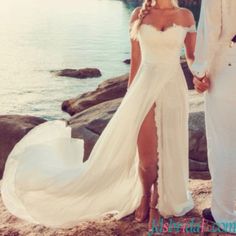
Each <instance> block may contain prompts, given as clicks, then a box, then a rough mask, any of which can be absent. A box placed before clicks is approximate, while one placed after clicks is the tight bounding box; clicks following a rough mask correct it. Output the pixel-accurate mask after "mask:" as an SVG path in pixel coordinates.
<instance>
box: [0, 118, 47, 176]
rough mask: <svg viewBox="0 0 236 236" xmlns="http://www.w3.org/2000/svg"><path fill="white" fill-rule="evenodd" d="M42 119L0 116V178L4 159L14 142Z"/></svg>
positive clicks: (42, 120)
mask: <svg viewBox="0 0 236 236" xmlns="http://www.w3.org/2000/svg"><path fill="white" fill-rule="evenodd" d="M44 121H45V120H44V119H42V118H37V117H34V116H19V115H5V116H0V131H1V132H0V179H1V178H2V174H3V170H4V166H5V162H6V159H7V157H8V155H9V153H10V152H11V150H12V149H13V147H14V146H15V144H16V143H17V142H18V141H19V140H20V139H21V138H22V137H23V136H24V135H25V134H27V133H28V132H29V131H30V130H31V129H32V128H33V127H35V126H36V125H39V124H41V123H43V122H44Z"/></svg>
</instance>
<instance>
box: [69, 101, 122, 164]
mask: <svg viewBox="0 0 236 236" xmlns="http://www.w3.org/2000/svg"><path fill="white" fill-rule="evenodd" d="M121 100H122V98H117V99H114V100H111V101H106V102H102V103H100V104H98V105H95V106H92V107H90V108H88V109H86V110H84V111H82V112H80V113H78V114H76V115H74V116H73V117H71V118H70V119H69V120H68V121H69V124H70V126H71V127H72V137H74V138H82V139H84V142H85V153H84V160H87V159H88V156H89V154H90V152H91V150H92V148H93V146H94V144H95V143H96V141H97V139H98V138H99V136H100V134H101V133H102V131H103V129H104V128H105V127H106V125H107V123H108V122H109V120H110V119H111V117H112V115H113V114H114V113H115V111H116V110H117V108H118V106H119V105H120V103H121Z"/></svg>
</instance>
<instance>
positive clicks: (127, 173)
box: [1, 24, 193, 227]
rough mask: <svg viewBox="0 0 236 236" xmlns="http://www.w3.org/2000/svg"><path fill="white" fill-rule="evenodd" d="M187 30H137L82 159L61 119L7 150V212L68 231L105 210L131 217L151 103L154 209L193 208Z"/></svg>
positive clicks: (4, 191) (138, 194)
mask: <svg viewBox="0 0 236 236" xmlns="http://www.w3.org/2000/svg"><path fill="white" fill-rule="evenodd" d="M189 30H191V28H186V27H182V26H179V25H173V26H172V27H170V28H168V29H167V30H165V31H163V32H162V31H159V30H157V29H156V28H155V27H154V26H152V25H147V24H142V25H141V27H140V29H139V33H138V39H139V42H140V46H141V51H142V62H141V66H140V68H139V70H138V72H137V74H136V77H135V79H134V81H133V83H132V84H131V86H130V88H129V89H128V91H127V93H126V95H125V97H124V98H123V100H122V103H121V105H120V106H119V108H118V110H117V111H116V113H115V114H114V116H113V118H112V119H111V120H110V122H109V123H108V125H107V126H106V128H105V129H104V131H103V133H102V134H101V136H100V138H99V139H98V141H97V143H96V145H95V146H94V148H93V150H92V152H91V154H90V157H89V159H88V160H87V161H86V162H84V163H83V162H82V160H83V153H84V146H83V140H80V139H75V138H71V128H70V127H68V126H67V127H66V123H65V121H62V120H55V121H48V122H45V123H43V124H41V125H38V126H37V127H35V128H34V129H32V130H31V131H30V132H29V133H28V134H27V135H26V136H25V137H24V138H23V139H22V140H21V141H20V142H18V143H17V144H16V145H15V147H14V149H13V150H12V152H11V153H10V155H9V157H8V160H7V162H6V166H5V171H4V176H3V183H2V188H1V193H2V198H3V202H4V204H5V206H6V207H7V209H8V210H9V211H10V212H11V213H12V214H14V215H16V216H17V217H19V218H22V219H25V220H27V221H30V222H33V223H39V224H43V225H46V226H51V227H71V226H74V225H77V224H78V222H80V221H83V220H93V219H98V218H100V217H102V216H104V215H105V214H106V213H112V214H114V217H115V218H116V219H120V218H122V217H124V216H126V215H128V214H131V213H133V212H134V211H135V209H136V208H137V207H138V206H139V203H140V200H141V197H142V186H141V182H140V180H139V175H138V162H139V157H138V149H137V137H138V133H139V129H140V126H141V124H142V121H143V120H144V118H145V116H146V114H147V113H148V111H149V110H150V108H151V107H152V105H153V103H156V104H157V106H156V110H155V120H156V124H157V127H158V128H157V130H158V152H159V163H158V165H159V173H158V176H159V178H158V191H159V195H160V197H159V203H158V208H159V211H160V213H161V214H162V215H163V216H164V217H169V216H173V215H174V216H182V215H184V214H186V213H187V212H188V211H190V210H191V209H192V208H193V201H192V198H191V195H190V193H189V191H188V177H189V170H188V93H187V86H186V82H185V78H184V75H183V72H182V69H181V66H180V54H181V49H182V47H183V44H184V40H185V37H186V35H187V33H188V31H189Z"/></svg>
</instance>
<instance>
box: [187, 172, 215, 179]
mask: <svg viewBox="0 0 236 236" xmlns="http://www.w3.org/2000/svg"><path fill="white" fill-rule="evenodd" d="M189 178H191V179H203V180H210V179H211V175H210V173H209V171H190V175H189Z"/></svg>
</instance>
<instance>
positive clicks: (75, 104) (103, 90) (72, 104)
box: [62, 74, 129, 115]
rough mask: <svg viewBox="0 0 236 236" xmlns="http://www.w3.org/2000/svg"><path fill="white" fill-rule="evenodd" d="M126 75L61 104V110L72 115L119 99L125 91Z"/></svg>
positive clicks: (107, 81)
mask: <svg viewBox="0 0 236 236" xmlns="http://www.w3.org/2000/svg"><path fill="white" fill-rule="evenodd" d="M128 77H129V75H128V74H125V75H122V76H118V77H116V78H112V79H108V80H106V81H104V82H103V83H101V84H100V85H99V86H98V88H97V89H96V90H94V91H92V92H87V93H84V94H82V95H80V96H78V97H76V98H72V99H69V100H66V101H64V102H63V103H62V110H63V111H65V112H67V113H69V114H70V115H74V114H76V113H79V112H81V111H83V110H86V109H88V108H89V107H91V106H94V105H97V104H99V103H102V102H105V101H109V100H113V99H116V98H121V97H123V96H124V95H125V93H126V91H127V83H128Z"/></svg>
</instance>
